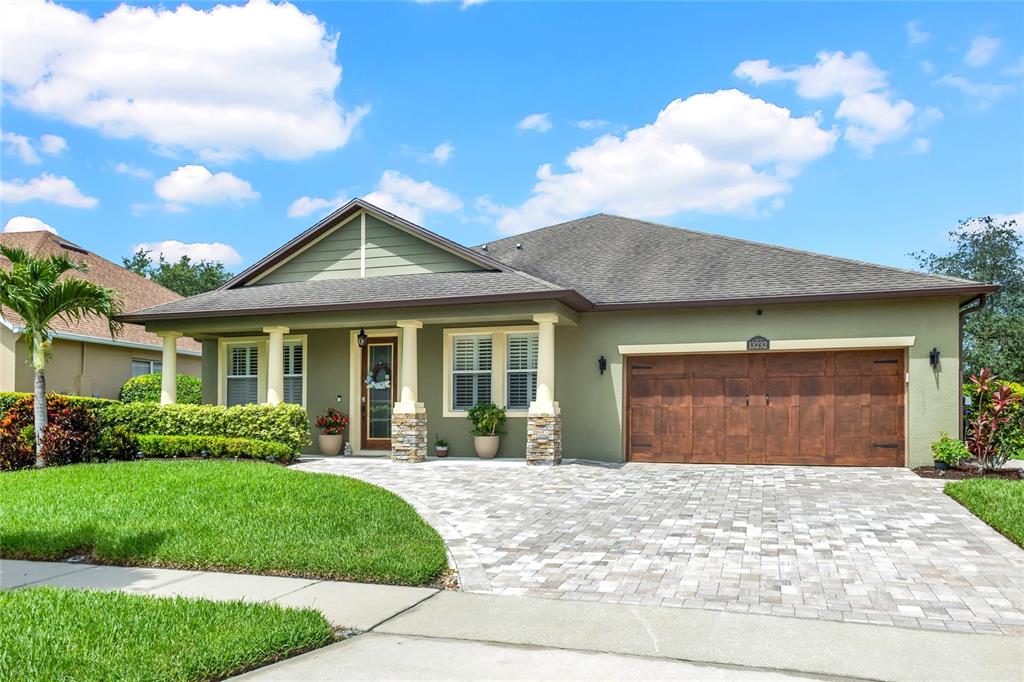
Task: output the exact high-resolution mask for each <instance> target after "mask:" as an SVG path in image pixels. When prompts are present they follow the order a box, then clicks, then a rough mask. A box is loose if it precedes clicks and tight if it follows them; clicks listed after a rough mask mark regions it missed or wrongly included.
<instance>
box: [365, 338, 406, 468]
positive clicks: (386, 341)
mask: <svg viewBox="0 0 1024 682" xmlns="http://www.w3.org/2000/svg"><path fill="white" fill-rule="evenodd" d="M397 350H398V342H397V341H396V340H395V339H394V338H380V339H367V340H366V346H364V347H363V362H362V365H363V367H362V369H363V374H362V376H363V383H362V386H363V389H362V398H361V404H362V413H363V414H362V420H363V423H362V439H363V443H362V447H363V449H364V450H390V449H391V410H392V409H393V408H394V405H395V379H396V378H397V367H396V362H397V360H396V356H397Z"/></svg>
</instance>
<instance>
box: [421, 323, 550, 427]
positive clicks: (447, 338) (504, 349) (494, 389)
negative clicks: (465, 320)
mask: <svg viewBox="0 0 1024 682" xmlns="http://www.w3.org/2000/svg"><path fill="white" fill-rule="evenodd" d="M538 332H539V328H538V327H537V325H520V326H513V327H450V328H446V329H444V330H443V331H442V347H443V352H442V362H441V371H442V375H441V378H442V380H441V385H442V387H443V390H442V396H441V398H442V400H443V405H444V412H443V416H444V417H463V418H465V416H466V414H467V413H468V410H455V409H453V408H452V374H453V372H452V367H453V366H454V365H455V362H454V358H453V357H452V355H453V354H454V352H455V341H454V337H456V336H486V335H488V334H490V335H491V400H493V401H494V404H495V405H497V406H498V407H506V405H507V400H508V396H507V390H506V386H505V377H506V376H507V369H506V366H507V364H508V338H507V337H508V335H509V334H536V333H538ZM529 414H530V411H529V409H526V410H509V411H508V413H507V416H509V417H512V418H525V417H527V416H529Z"/></svg>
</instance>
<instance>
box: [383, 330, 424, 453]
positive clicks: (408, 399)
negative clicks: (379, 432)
mask: <svg viewBox="0 0 1024 682" xmlns="http://www.w3.org/2000/svg"><path fill="white" fill-rule="evenodd" d="M396 324H397V326H398V328H399V329H401V330H402V339H401V346H402V359H401V362H399V363H398V387H399V394H398V402H396V403H395V409H394V411H393V413H392V415H391V459H392V460H394V461H396V462H422V461H423V460H425V459H426V458H427V410H426V409H425V408H424V407H423V403H421V402H419V394H418V385H419V384H418V381H417V376H418V374H419V364H418V362H417V357H418V353H417V348H416V335H417V333H418V331H419V330H420V329H422V328H423V322H421V321H420V320H398V322H397V323H396Z"/></svg>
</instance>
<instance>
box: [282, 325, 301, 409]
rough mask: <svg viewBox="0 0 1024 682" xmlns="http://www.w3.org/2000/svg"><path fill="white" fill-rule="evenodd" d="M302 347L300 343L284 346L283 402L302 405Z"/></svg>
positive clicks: (289, 343) (290, 342)
mask: <svg viewBox="0 0 1024 682" xmlns="http://www.w3.org/2000/svg"><path fill="white" fill-rule="evenodd" d="M304 363H305V358H304V357H303V346H302V342H301V341H287V342H286V343H285V344H284V401H285V402H286V403H295V404H296V405H301V404H302V375H303V364H304Z"/></svg>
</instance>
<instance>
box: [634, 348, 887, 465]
mask: <svg viewBox="0 0 1024 682" xmlns="http://www.w3.org/2000/svg"><path fill="white" fill-rule="evenodd" d="M628 367H629V371H628V377H627V379H628V387H627V404H628V408H627V410H628V417H629V419H628V424H627V428H628V429H629V438H628V448H629V453H628V454H629V458H630V459H633V460H637V461H663V462H709V463H713V462H727V463H768V464H841V465H859V466H900V465H902V464H903V461H904V444H903V443H904V400H905V398H904V361H903V351H902V350H898V349H897V350H889V349H885V350H870V351H839V352H815V353H767V354H764V353H761V354H725V355H693V356H654V357H645V358H639V357H638V358H630V361H629V364H628Z"/></svg>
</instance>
